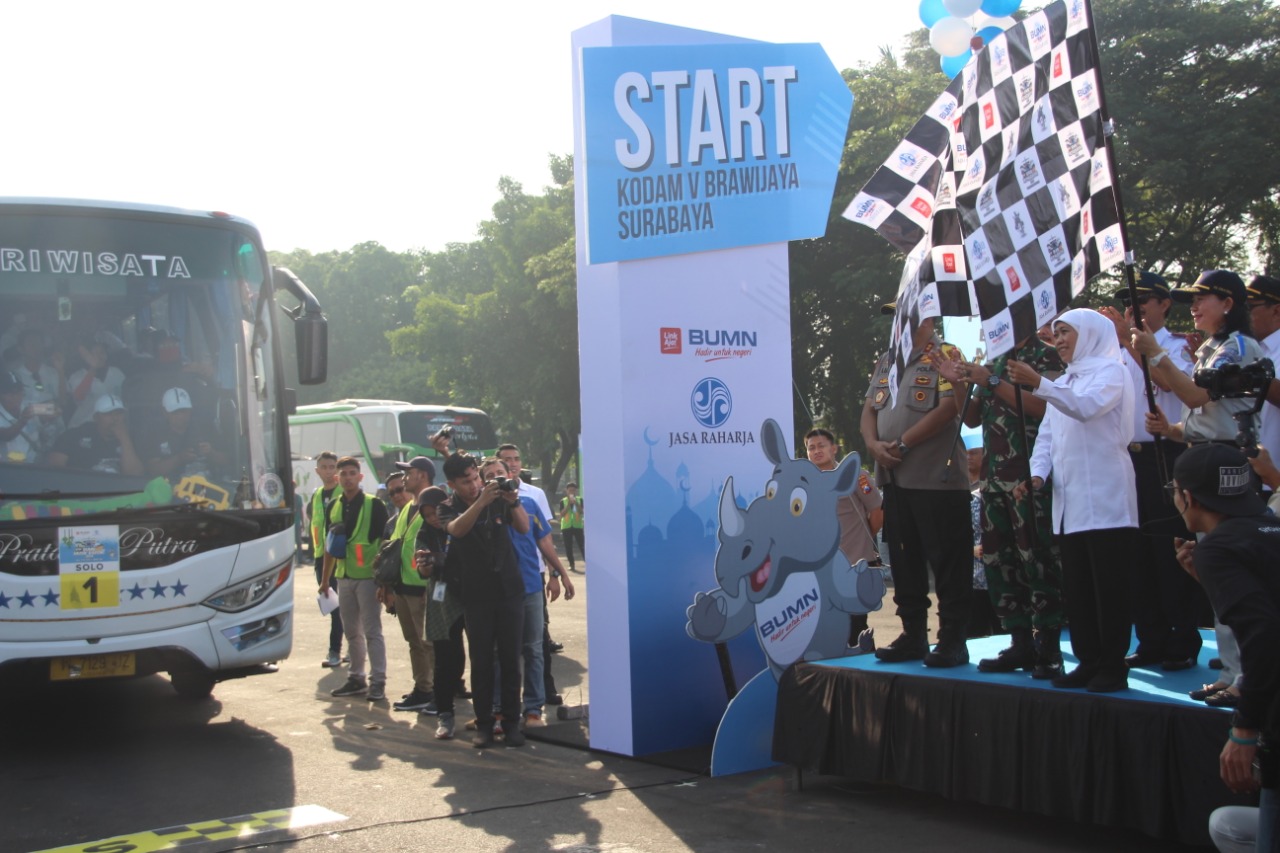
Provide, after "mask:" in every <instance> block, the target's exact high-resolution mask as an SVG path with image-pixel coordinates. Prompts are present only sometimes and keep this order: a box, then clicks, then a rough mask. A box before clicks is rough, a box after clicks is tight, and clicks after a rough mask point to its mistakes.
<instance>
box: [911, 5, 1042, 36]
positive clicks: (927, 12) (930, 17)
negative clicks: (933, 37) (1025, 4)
mask: <svg viewBox="0 0 1280 853" xmlns="http://www.w3.org/2000/svg"><path fill="white" fill-rule="evenodd" d="M1018 2H1022V0H1018ZM950 14H951V13H950V12H948V11H947V7H946V6H944V5H942V0H920V23H922V24H924V26H925V29H931V28H932V27H933V25H934V24H936V23H938V21H941V20H942V19H943V18H945V17H947V16H948V15H950Z"/></svg>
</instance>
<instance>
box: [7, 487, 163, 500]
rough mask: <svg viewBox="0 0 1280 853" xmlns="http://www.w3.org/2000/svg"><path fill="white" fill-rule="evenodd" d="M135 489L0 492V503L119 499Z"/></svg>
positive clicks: (134, 492)
mask: <svg viewBox="0 0 1280 853" xmlns="http://www.w3.org/2000/svg"><path fill="white" fill-rule="evenodd" d="M137 493H138V490H137V489H129V490H128V491H124V492H64V491H62V490H61V489H45V490H44V491H43V492H0V501H56V500H62V499H63V498H120V497H124V496H125V495H136V494H137Z"/></svg>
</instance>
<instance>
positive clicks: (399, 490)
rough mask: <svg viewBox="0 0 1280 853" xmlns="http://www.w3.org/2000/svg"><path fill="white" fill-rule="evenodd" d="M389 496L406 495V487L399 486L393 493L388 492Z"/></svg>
mask: <svg viewBox="0 0 1280 853" xmlns="http://www.w3.org/2000/svg"><path fill="white" fill-rule="evenodd" d="M387 494H389V495H402V494H404V486H398V487H397V488H394V489H392V490H391V491H389V492H387Z"/></svg>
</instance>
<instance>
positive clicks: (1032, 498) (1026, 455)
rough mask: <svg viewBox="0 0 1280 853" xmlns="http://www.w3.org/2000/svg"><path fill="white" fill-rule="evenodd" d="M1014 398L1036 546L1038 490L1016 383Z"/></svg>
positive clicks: (1023, 409) (1014, 351) (1034, 544)
mask: <svg viewBox="0 0 1280 853" xmlns="http://www.w3.org/2000/svg"><path fill="white" fill-rule="evenodd" d="M1020 349H1022V347H1020V346H1019V345H1018V344H1014V347H1013V355H1014V357H1015V358H1017V360H1018V361H1022V359H1021V358H1018V356H1019V355H1020V353H1019V350H1020ZM1013 399H1014V401H1015V402H1016V404H1017V405H1016V407H1015V408H1016V409H1017V412H1018V428H1019V429H1021V430H1022V444H1023V447H1024V448H1025V450H1024V452H1023V454H1022V474H1023V476H1024V477H1025V478H1026V484H1027V510H1028V516H1027V517H1028V518H1030V519H1031V530H1030V536H1031V545H1032V547H1035V546H1036V545H1037V544H1039V543H1037V542H1036V530H1037V529H1038V526H1037V524H1036V490H1035V489H1033V488H1031V440H1030V439H1029V438H1028V437H1027V410H1026V409H1025V408H1024V407H1023V405H1022V386H1021V385H1018V384H1016V383H1014V386H1013Z"/></svg>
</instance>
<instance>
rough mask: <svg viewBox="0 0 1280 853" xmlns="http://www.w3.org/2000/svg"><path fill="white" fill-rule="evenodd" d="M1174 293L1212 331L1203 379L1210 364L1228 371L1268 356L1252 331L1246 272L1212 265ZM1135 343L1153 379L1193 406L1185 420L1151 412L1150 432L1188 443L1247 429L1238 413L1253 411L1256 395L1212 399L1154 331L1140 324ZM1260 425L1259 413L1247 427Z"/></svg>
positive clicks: (1201, 358)
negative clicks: (1238, 419)
mask: <svg viewBox="0 0 1280 853" xmlns="http://www.w3.org/2000/svg"><path fill="white" fill-rule="evenodd" d="M1170 295H1171V296H1172V297H1173V300H1174V301H1175V302H1190V303H1191V319H1192V321H1193V322H1194V323H1195V327H1196V330H1197V331H1200V332H1203V333H1204V334H1206V335H1209V336H1210V337H1209V338H1208V340H1206V341H1205V342H1204V343H1203V344H1201V346H1200V349H1198V350H1196V363H1195V372H1196V373H1198V374H1201V376H1202V381H1203V377H1204V376H1205V374H1204V373H1203V371H1205V370H1211V371H1212V370H1217V371H1222V370H1223V369H1224V368H1227V366H1228V365H1239V366H1240V367H1246V366H1248V365H1250V364H1253V363H1254V362H1255V361H1257V360H1258V359H1260V358H1262V357H1263V352H1262V347H1261V346H1259V345H1258V341H1257V340H1256V339H1255V338H1254V337H1253V335H1252V334H1251V328H1252V327H1251V325H1250V323H1249V305H1248V302H1247V301H1246V294H1245V288H1244V282H1243V281H1241V280H1240V276H1238V275H1236V274H1235V273H1233V272H1229V271H1227V270H1206V271H1205V272H1203V273H1201V274H1200V278H1198V279H1196V283H1195V284H1193V285H1191V286H1190V287H1180V288H1177V289H1175V290H1173V291H1171V293H1170ZM1132 343H1133V348H1134V349H1135V350H1137V351H1138V352H1139V353H1141V354H1142V355H1144V356H1146V357H1147V364H1148V367H1149V368H1150V370H1151V375H1152V379H1153V380H1156V381H1158V382H1159V383H1160V384H1161V385H1164V386H1167V387H1169V388H1170V389H1172V390H1173V392H1174V393H1175V394H1177V395H1178V399H1179V400H1181V401H1182V404H1183V406H1184V407H1185V408H1186V410H1187V414H1186V417H1184V418H1183V419H1182V422H1181V423H1173V422H1172V421H1170V419H1169V415H1170V413H1168V412H1165V411H1163V410H1160V411H1158V412H1157V414H1154V415H1152V414H1148V415H1147V431H1148V432H1150V433H1151V434H1152V435H1164V436H1168V437H1169V438H1171V439H1174V440H1176V441H1185V442H1186V443H1187V444H1202V443H1204V442H1208V441H1217V442H1224V443H1235V442H1236V437H1237V434H1238V433H1239V432H1241V431H1242V430H1241V428H1240V426H1239V425H1237V423H1236V420H1235V417H1234V415H1235V414H1236V413H1243V412H1247V411H1249V410H1250V409H1251V408H1252V407H1253V403H1252V401H1250V400H1248V399H1241V398H1232V397H1224V398H1222V399H1219V400H1214V399H1212V397H1210V395H1209V390H1208V389H1206V388H1203V387H1201V386H1200V385H1199V384H1197V382H1196V381H1195V380H1194V379H1193V378H1191V377H1189V376H1187V375H1185V374H1184V373H1183V372H1182V371H1180V370H1178V368H1177V365H1176V364H1174V363H1173V360H1172V359H1170V358H1169V357H1168V356H1169V353H1168V351H1167V350H1165V349H1164V348H1163V347H1162V346H1160V344H1159V342H1158V341H1157V340H1156V337H1155V335H1153V334H1152V333H1150V332H1145V331H1139V330H1137V329H1134V330H1133V335H1132ZM1228 369H1229V368H1228ZM1237 369H1238V368H1237ZM1210 375H1211V374H1210ZM1257 428H1258V423H1257V417H1256V416H1255V417H1253V418H1252V426H1251V427H1250V428H1249V429H1248V430H1245V431H1251V432H1252V433H1253V434H1254V435H1257Z"/></svg>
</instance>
